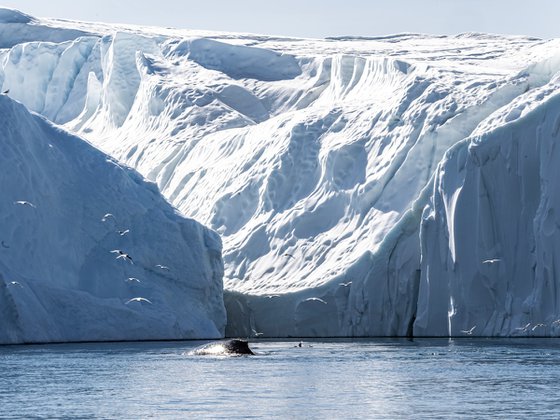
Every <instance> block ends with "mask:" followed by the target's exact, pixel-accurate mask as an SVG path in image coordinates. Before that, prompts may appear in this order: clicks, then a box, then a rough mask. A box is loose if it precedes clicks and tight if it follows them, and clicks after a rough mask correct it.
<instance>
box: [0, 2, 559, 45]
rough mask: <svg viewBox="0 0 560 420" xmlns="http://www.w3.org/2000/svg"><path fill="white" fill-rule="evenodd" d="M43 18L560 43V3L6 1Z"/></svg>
mask: <svg viewBox="0 0 560 420" xmlns="http://www.w3.org/2000/svg"><path fill="white" fill-rule="evenodd" d="M0 4H1V5H2V6H5V7H12V8H16V9H19V10H21V11H23V12H25V13H28V14H31V15H34V16H38V17H57V18H65V19H77V20H86V21H98V22H117V23H133V24H141V25H154V26H173V27H179V28H186V29H208V30H221V31H233V32H252V33H260V34H269V35H286V36H299V37H325V36H340V35H358V36H368V35H372V36H373V35H386V34H393V33H399V32H421V33H431V34H457V33H461V32H492V33H508V34H516V35H532V36H537V37H542V38H551V37H560V23H559V20H560V19H559V18H560V0H386V1H377V0H279V1H267V0H239V1H235V0H197V1H192V0H152V1H142V0H137V1H130V0H126V1H123V0H16V1H9V0H0Z"/></svg>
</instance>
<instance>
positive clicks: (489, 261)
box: [482, 258, 502, 264]
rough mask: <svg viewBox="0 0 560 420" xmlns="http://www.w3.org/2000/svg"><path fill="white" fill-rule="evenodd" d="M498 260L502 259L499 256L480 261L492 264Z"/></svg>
mask: <svg viewBox="0 0 560 420" xmlns="http://www.w3.org/2000/svg"><path fill="white" fill-rule="evenodd" d="M500 261H502V260H501V259H500V258H492V259H491V260H484V261H482V264H494V263H497V262H500Z"/></svg>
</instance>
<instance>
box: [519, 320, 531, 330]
mask: <svg viewBox="0 0 560 420" xmlns="http://www.w3.org/2000/svg"><path fill="white" fill-rule="evenodd" d="M530 326H531V323H530V322H529V323H528V324H527V325H525V326H524V327H517V328H516V330H518V331H523V332H525V331H527V328H529V327H530Z"/></svg>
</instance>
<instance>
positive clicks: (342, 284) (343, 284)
mask: <svg viewBox="0 0 560 420" xmlns="http://www.w3.org/2000/svg"><path fill="white" fill-rule="evenodd" d="M351 284H352V282H351V281H349V282H348V283H338V285H339V286H343V287H348V286H350V285H351Z"/></svg>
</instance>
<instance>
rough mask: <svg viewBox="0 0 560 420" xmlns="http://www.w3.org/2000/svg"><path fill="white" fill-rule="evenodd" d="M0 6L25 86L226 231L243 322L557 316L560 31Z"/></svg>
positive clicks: (232, 325)
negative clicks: (327, 28)
mask: <svg viewBox="0 0 560 420" xmlns="http://www.w3.org/2000/svg"><path fill="white" fill-rule="evenodd" d="M1 16H4V23H0V30H2V29H1V28H2V27H5V26H3V25H18V26H17V27H16V29H15V30H13V31H12V32H10V34H11V35H10V36H11V38H10V39H11V41H10V42H9V43H8V44H6V45H5V46H4V47H5V48H3V49H1V50H0V63H1V64H0V84H1V86H2V89H3V90H6V89H9V96H10V97H12V98H14V99H16V100H18V101H20V102H21V103H22V104H24V105H25V106H26V107H27V108H29V109H30V110H32V111H34V112H36V113H39V114H41V115H42V116H44V117H45V118H47V119H49V120H51V121H53V122H54V123H56V124H58V125H60V126H62V127H64V129H66V130H68V131H70V132H72V133H74V134H76V135H79V136H81V137H83V138H86V139H87V140H88V141H89V142H90V143H91V144H93V145H94V146H95V147H97V148H99V149H101V150H103V151H104V152H105V153H107V154H109V155H110V156H112V157H113V158H114V159H115V160H116V161H118V162H122V164H123V165H128V166H130V167H133V168H134V169H135V170H137V171H138V172H139V173H140V174H142V175H143V176H144V177H146V178H147V179H148V180H150V181H152V182H154V183H155V184H156V185H157V187H158V188H159V189H160V190H161V192H162V194H163V195H164V196H165V198H166V199H167V200H168V201H169V202H170V203H172V205H174V206H175V207H176V208H177V209H179V210H180V211H181V213H182V214H184V215H185V216H187V217H189V218H193V219H195V220H197V221H198V222H200V223H202V224H203V225H206V226H208V227H209V228H210V229H212V230H214V231H216V232H218V233H219V235H220V237H221V240H222V242H223V251H222V255H223V261H224V278H223V285H224V296H223V298H224V304H225V307H226V310H227V326H226V329H225V335H226V336H259V337H260V336H264V337H289V336H294V337H296V336H306V337H313V336H316V337H325V336H329V337H330V336H342V337H345V336H350V337H356V336H457V335H467V334H468V335H488V336H511V335H545V336H549V335H557V333H558V332H559V331H558V329H557V328H558V324H559V323H560V322H558V323H556V324H553V323H554V322H555V321H556V319H557V318H560V313H558V310H557V309H556V306H557V305H556V303H555V302H556V301H555V298H554V296H556V294H555V287H556V286H555V284H556V275H555V271H554V270H555V268H554V267H555V254H556V253H555V251H554V242H553V241H554V238H555V237H556V236H555V235H556V234H555V230H554V229H555V226H556V222H555V217H556V216H555V213H556V210H555V208H556V207H555V205H556V204H555V203H556V198H555V197H556V195H555V194H554V190H555V188H554V186H555V181H554V173H553V167H554V165H549V164H548V163H546V162H548V160H547V159H551V158H552V157H551V156H553V150H554V146H553V144H554V138H555V136H556V134H554V133H555V130H557V129H556V128H555V127H556V126H555V124H556V119H555V117H554V115H555V114H554V113H555V100H554V92H555V89H557V85H556V83H557V82H556V80H557V74H558V72H559V71H560V59H559V58H558V57H559V56H558V52H557V51H558V49H559V47H560V42H559V41H558V40H540V39H536V38H529V37H521V36H500V35H486V34H477V33H468V34H460V35H457V36H428V35H422V34H398V35H394V36H387V37H374V38H352V37H343V38H329V39H297V38H282V37H269V36H261V35H252V34H232V33H220V32H208V31H193V30H183V29H172V28H153V27H139V26H127V25H106V24H94V23H85V22H71V21H57V20H53V19H50V20H47V19H39V18H32V17H26V16H27V15H24V14H20V13H19V12H17V13H16V12H14V11H11V12H8V11H6V12H2V13H0V17H1ZM16 21H17V22H16ZM10 28H11V27H10ZM37 28H40V30H38V29H37ZM6 31H7V29H6ZM33 31H35V32H33ZM50 31H58V32H56V33H57V34H59V33H60V34H64V39H55V38H54V35H53V37H50V34H51V32H50ZM32 32H33V34H34V35H33V37H32V36H30V35H29V34H31V33H32ZM54 33H55V32H52V34H54ZM18 36H19V37H20V38H19V39H18ZM57 36H58V35H57ZM541 120H543V121H544V120H546V123H544V122H543V121H541ZM526 149H527V150H526ZM529 149H530V151H529ZM545 163H546V165H549V166H550V168H549V169H546V170H547V171H548V172H546V171H545V168H548V167H549V166H546V165H545ZM545 172H546V173H545ZM512 174H515V176H514V175H512ZM22 199H25V198H22ZM209 235H211V234H209ZM164 265H167V264H164ZM146 298H148V299H149V297H147V296H146ZM144 306H146V305H144ZM527 324H529V327H526V326H527ZM540 324H543V326H538V325H540ZM537 326H538V327H537ZM473 327H474V328H473ZM523 327H526V328H523ZM533 328H535V329H533Z"/></svg>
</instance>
